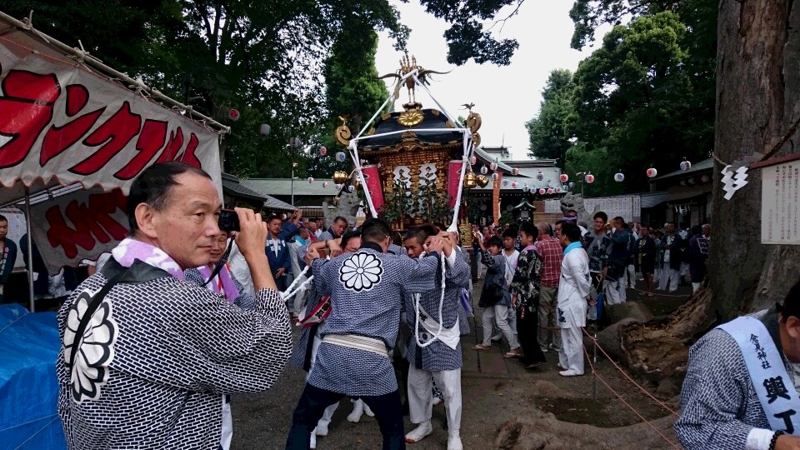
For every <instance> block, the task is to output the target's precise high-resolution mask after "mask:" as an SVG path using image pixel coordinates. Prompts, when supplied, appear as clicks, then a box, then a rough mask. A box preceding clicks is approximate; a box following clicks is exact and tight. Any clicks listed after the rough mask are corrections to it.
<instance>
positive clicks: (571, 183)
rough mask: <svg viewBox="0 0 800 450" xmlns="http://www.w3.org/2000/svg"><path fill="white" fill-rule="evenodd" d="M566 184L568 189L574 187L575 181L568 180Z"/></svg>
mask: <svg viewBox="0 0 800 450" xmlns="http://www.w3.org/2000/svg"><path fill="white" fill-rule="evenodd" d="M567 186H569V188H570V189H572V188H574V187H575V183H573V182H572V181H570V182H569V184H568V185H567Z"/></svg>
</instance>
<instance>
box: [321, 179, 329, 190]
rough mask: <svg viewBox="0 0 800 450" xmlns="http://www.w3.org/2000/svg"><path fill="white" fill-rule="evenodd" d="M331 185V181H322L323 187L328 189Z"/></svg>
mask: <svg viewBox="0 0 800 450" xmlns="http://www.w3.org/2000/svg"><path fill="white" fill-rule="evenodd" d="M329 185H330V183H328V182H327V181H323V182H322V187H323V188H325V189H327V188H328V186H329Z"/></svg>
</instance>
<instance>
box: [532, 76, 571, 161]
mask: <svg viewBox="0 0 800 450" xmlns="http://www.w3.org/2000/svg"><path fill="white" fill-rule="evenodd" d="M573 90H574V85H573V83H572V72H570V71H569V70H565V69H556V70H553V71H552V72H551V73H550V77H549V78H548V80H547V84H546V85H545V88H544V90H542V98H543V100H542V102H541V103H540V105H539V115H538V116H536V117H534V118H533V119H531V120H530V121H528V122H526V123H525V126H526V127H527V128H528V135H529V137H530V153H529V154H528V155H529V156H531V157H535V158H549V159H557V160H558V165H559V166H560V167H562V168H563V167H564V157H565V155H566V152H567V149H569V148H570V147H571V146H572V144H571V143H570V141H569V138H570V136H568V135H567V130H566V125H567V123H566V121H567V118H568V117H569V116H570V115H571V114H572V113H573V111H574V107H573V104H572V91H573Z"/></svg>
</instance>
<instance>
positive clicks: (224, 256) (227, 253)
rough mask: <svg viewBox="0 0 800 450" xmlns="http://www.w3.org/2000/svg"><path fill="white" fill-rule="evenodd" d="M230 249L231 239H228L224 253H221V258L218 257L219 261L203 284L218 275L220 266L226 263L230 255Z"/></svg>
mask: <svg viewBox="0 0 800 450" xmlns="http://www.w3.org/2000/svg"><path fill="white" fill-rule="evenodd" d="M232 249H233V239H230V241H228V248H226V249H225V253H223V254H222V258H220V259H219V261H217V265H216V266H214V270H213V271H212V272H211V276H210V277H208V280H206V282H205V283H203V286H205V285H207V284H208V283H210V282H211V280H213V279H214V278H215V277H216V276H217V275H219V273H220V271H222V268H223V267H224V266H225V264H227V263H228V258H229V257H230V256H231V250H232Z"/></svg>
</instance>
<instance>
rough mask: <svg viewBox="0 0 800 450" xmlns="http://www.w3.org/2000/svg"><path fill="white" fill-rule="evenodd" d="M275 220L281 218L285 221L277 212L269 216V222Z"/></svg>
mask: <svg viewBox="0 0 800 450" xmlns="http://www.w3.org/2000/svg"><path fill="white" fill-rule="evenodd" d="M273 220H280V221H281V222H283V219H281V216H279V215H277V214H270V216H269V217H267V223H270V222H272V221H273Z"/></svg>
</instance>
